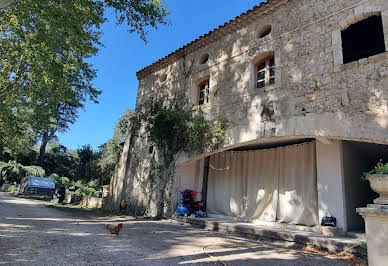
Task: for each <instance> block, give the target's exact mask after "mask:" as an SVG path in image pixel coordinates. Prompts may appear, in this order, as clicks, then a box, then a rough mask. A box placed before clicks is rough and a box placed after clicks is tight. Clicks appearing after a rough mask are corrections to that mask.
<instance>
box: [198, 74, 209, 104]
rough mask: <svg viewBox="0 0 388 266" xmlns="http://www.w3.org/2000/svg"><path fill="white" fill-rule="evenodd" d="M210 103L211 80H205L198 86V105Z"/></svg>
mask: <svg viewBox="0 0 388 266" xmlns="http://www.w3.org/2000/svg"><path fill="white" fill-rule="evenodd" d="M208 102H209V80H208V79H207V80H205V81H203V82H202V83H200V84H199V86H198V105H203V104H205V103H208Z"/></svg>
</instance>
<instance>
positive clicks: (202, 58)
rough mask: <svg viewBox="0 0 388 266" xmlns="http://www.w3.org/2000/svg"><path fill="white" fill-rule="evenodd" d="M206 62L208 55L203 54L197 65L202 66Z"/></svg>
mask: <svg viewBox="0 0 388 266" xmlns="http://www.w3.org/2000/svg"><path fill="white" fill-rule="evenodd" d="M208 60H209V54H203V55H202V56H201V57H200V58H199V64H201V65H203V64H205V63H206V62H207V61H208Z"/></svg>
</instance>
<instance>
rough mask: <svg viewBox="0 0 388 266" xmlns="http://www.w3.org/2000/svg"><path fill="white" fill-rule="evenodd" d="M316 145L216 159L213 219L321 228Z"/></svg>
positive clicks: (211, 185)
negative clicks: (236, 219) (232, 219)
mask: <svg viewBox="0 0 388 266" xmlns="http://www.w3.org/2000/svg"><path fill="white" fill-rule="evenodd" d="M315 158H316V156H315V142H314V141H313V142H309V143H303V144H296V145H288V146H284V147H279V148H270V149H260V150H248V151H227V152H222V153H218V154H215V155H212V156H211V158H210V169H209V177H208V188H207V210H208V212H209V213H210V214H216V215H223V216H226V217H233V218H238V219H239V220H243V221H246V222H261V221H264V222H275V221H276V222H283V223H288V224H295V225H306V226H316V225H318V204H317V197H318V196H317V178H316V161H315V160H316V159H315Z"/></svg>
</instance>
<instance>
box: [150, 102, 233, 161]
mask: <svg viewBox="0 0 388 266" xmlns="http://www.w3.org/2000/svg"><path fill="white" fill-rule="evenodd" d="M228 129H229V124H228V121H227V120H224V119H223V120H220V121H215V122H210V121H207V120H205V118H204V117H203V116H201V115H194V116H193V115H192V113H191V111H186V110H184V109H183V108H182V107H180V106H178V105H174V106H173V107H171V108H168V107H166V106H163V104H162V103H161V102H156V103H154V104H153V105H152V107H151V109H150V116H148V118H147V132H148V133H149V138H150V141H151V142H152V143H154V144H155V145H156V146H157V147H158V148H159V149H161V151H162V152H163V153H164V154H163V155H165V156H171V155H176V154H179V153H180V152H186V153H188V154H190V155H194V154H201V153H203V152H205V151H209V150H214V149H217V148H219V147H220V146H222V144H224V142H225V140H226V138H227V132H228Z"/></svg>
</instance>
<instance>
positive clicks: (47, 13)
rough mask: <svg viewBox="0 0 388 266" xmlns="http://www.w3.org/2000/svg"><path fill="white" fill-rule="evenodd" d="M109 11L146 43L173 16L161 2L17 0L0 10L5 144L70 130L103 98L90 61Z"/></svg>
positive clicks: (0, 121) (1, 136)
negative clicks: (87, 105) (89, 104)
mask: <svg viewBox="0 0 388 266" xmlns="http://www.w3.org/2000/svg"><path fill="white" fill-rule="evenodd" d="M107 9H113V10H114V11H115V12H116V17H117V23H118V24H126V25H127V27H128V30H129V31H130V32H136V33H138V34H139V35H140V37H141V38H142V39H144V40H145V36H146V33H147V28H148V27H154V28H156V27H157V25H158V24H160V23H161V24H165V23H166V21H165V17H166V15H167V13H168V12H167V11H166V9H165V4H164V2H163V1H159V0H67V1H54V0H18V1H14V2H13V3H12V4H11V5H9V6H8V7H7V8H3V9H0V104H1V108H0V128H1V130H0V146H1V145H3V146H4V145H5V146H6V147H8V148H10V149H13V147H15V143H18V140H19V139H20V138H21V137H22V136H26V135H28V134H29V133H30V132H35V133H37V134H38V135H39V136H42V134H44V133H46V134H47V132H49V131H53V130H58V131H61V130H66V128H67V126H68V124H69V123H73V122H74V121H75V119H76V117H77V112H78V109H79V108H82V107H83V106H84V102H85V101H87V100H90V101H92V102H97V97H98V95H99V94H100V91H99V90H97V89H96V88H95V87H94V86H93V83H92V81H93V79H94V78H95V77H96V71H95V69H94V67H93V65H92V64H91V63H90V60H89V59H90V58H91V57H92V56H94V55H96V53H97V52H98V49H99V47H100V46H101V42H100V37H101V30H100V26H101V24H102V23H104V22H105V21H106V17H105V15H104V14H105V12H106V10H107ZM35 139H36V137H35Z"/></svg>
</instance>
